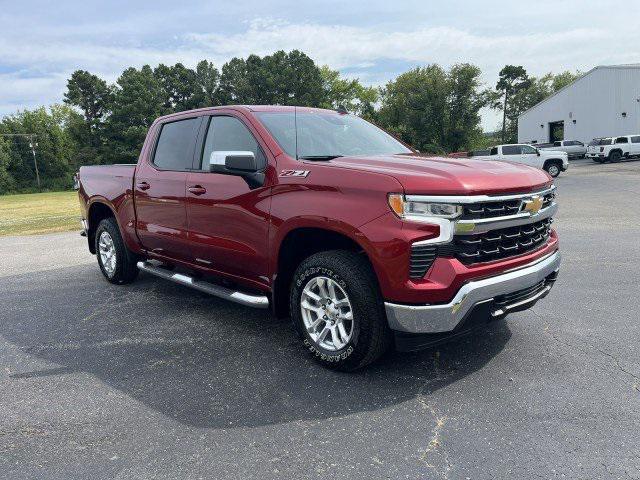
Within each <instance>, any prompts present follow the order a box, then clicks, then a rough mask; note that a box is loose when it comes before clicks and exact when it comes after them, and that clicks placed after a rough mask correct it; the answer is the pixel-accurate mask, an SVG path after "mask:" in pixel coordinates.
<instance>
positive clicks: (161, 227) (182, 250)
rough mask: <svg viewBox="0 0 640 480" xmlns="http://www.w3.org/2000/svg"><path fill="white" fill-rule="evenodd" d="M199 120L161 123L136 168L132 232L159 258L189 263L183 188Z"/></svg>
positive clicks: (191, 160) (190, 119)
mask: <svg viewBox="0 0 640 480" xmlns="http://www.w3.org/2000/svg"><path fill="white" fill-rule="evenodd" d="M200 121H201V119H200V118H199V117H191V118H186V119H182V120H177V121H173V122H167V123H163V124H161V125H160V126H159V127H158V128H159V134H158V136H157V137H156V142H155V146H154V148H153V150H152V151H151V153H150V154H149V156H148V157H146V158H141V159H140V162H139V163H138V167H137V168H136V177H135V185H134V192H135V208H136V231H137V234H138V238H139V239H140V243H141V244H142V246H143V247H144V248H145V249H146V250H148V251H150V252H152V253H154V254H156V255H160V256H162V257H167V258H173V259H177V260H186V261H188V260H190V259H191V256H192V254H191V251H190V248H189V241H188V237H187V209H186V198H185V187H186V181H187V171H189V170H190V169H191V168H192V166H193V153H194V148H195V143H196V137H197V133H198V128H199V125H200Z"/></svg>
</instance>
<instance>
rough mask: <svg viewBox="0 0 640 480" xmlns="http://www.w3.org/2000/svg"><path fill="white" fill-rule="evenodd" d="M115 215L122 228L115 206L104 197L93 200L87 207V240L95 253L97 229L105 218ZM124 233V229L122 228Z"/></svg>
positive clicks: (91, 250) (90, 248)
mask: <svg viewBox="0 0 640 480" xmlns="http://www.w3.org/2000/svg"><path fill="white" fill-rule="evenodd" d="M110 217H113V218H115V220H116V223H117V224H118V228H119V229H120V223H119V222H118V216H117V215H116V212H115V210H114V209H113V207H112V206H111V205H110V204H109V203H108V202H107V201H105V200H103V199H96V200H93V201H92V202H91V204H90V205H89V208H88V209H87V242H88V243H89V251H90V252H91V253H93V254H94V255H95V253H96V244H95V239H96V230H97V229H98V225H100V222H101V221H102V220H104V219H105V218H110ZM120 233H121V234H122V229H120Z"/></svg>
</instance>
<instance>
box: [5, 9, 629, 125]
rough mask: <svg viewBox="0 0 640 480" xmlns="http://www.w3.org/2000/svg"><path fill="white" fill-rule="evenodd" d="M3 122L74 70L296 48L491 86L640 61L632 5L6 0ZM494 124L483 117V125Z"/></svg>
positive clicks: (367, 73) (353, 63)
mask: <svg viewBox="0 0 640 480" xmlns="http://www.w3.org/2000/svg"><path fill="white" fill-rule="evenodd" d="M0 7H1V8H0V115H4V114H8V113H14V112H16V111H17V110H20V109H24V108H33V107H36V106H39V105H48V104H51V103H55V102H60V101H61V100H62V94H63V93H64V91H65V84H66V79H67V78H68V77H69V75H70V74H71V72H73V71H74V70H76V69H84V70H89V71H91V72H92V73H96V74H98V75H100V76H102V77H103V78H105V79H106V80H108V81H114V80H115V79H116V78H117V77H118V75H119V74H120V72H121V71H122V70H123V69H124V68H125V67H127V66H130V65H133V66H137V67H139V66H142V65H144V64H145V63H148V64H150V65H152V66H155V65H157V64H158V63H167V64H171V63H175V62H182V63H184V64H185V65H188V66H193V65H195V64H196V63H197V62H198V61H199V60H201V59H203V58H206V59H209V60H211V61H213V62H215V63H216V64H217V65H218V66H221V65H222V63H224V62H225V61H227V60H228V59H230V58H231V57H234V56H246V55H248V54H250V53H257V54H260V55H265V54H269V53H271V52H273V51H275V50H278V49H284V50H291V49H294V48H298V49H300V50H303V51H304V52H306V53H307V54H309V55H310V56H311V57H312V58H313V59H314V60H316V62H318V63H319V64H327V65H329V66H330V67H332V68H335V69H338V70H340V71H341V72H343V74H345V75H347V76H349V77H358V78H360V80H361V81H362V82H363V83H366V84H370V85H383V84H384V83H385V82H386V81H388V80H389V79H391V78H393V77H394V76H396V75H397V74H399V73H401V72H403V71H405V70H407V69H408V68H411V67H414V66H416V65H426V64H429V63H440V64H442V65H444V66H450V65H452V64H454V63H459V62H471V63H474V64H476V65H478V66H479V67H481V68H482V70H483V81H484V82H485V83H486V84H487V85H489V86H493V85H494V84H495V81H496V77H497V73H498V71H499V70H500V68H502V66H504V65H505V64H507V63H513V64H518V65H523V66H524V67H525V68H526V69H527V71H528V72H529V73H530V74H534V75H541V74H544V73H546V72H549V71H552V72H560V71H563V70H576V69H579V70H583V71H586V70H589V69H590V68H592V67H593V66H595V65H606V64H618V63H640V30H639V29H637V28H624V26H625V25H629V22H634V21H635V19H637V18H640V2H637V1H629V0H627V1H591V0H581V1H557V0H554V1H549V0H537V1H534V2H532V1H530V0H529V1H515V0H513V1H492V0H484V1H477V2H476V1H470V0H449V1H446V2H442V1H441V2H433V1H426V0H423V1H397V0H396V1H390V0H387V1H379V0H368V1H366V2H361V1H356V0H351V1H326V2H321V1H306V0H303V1H297V2H291V1H283V0H276V1H268V0H262V1H256V0H249V1H238V0H236V1H188V0H184V1H182V2H177V1H175V0H174V1H171V2H169V1H164V0H155V1H153V2H142V1H135V0H130V1H121V0H117V1H110V2H109V1H103V2H93V1H88V0H82V1H80V0H65V1H63V0H59V1H57V2H55V1H51V2H45V1H29V0H25V1H21V2H14V1H13V0H0ZM497 123H498V115H497V113H495V112H490V111H487V112H484V113H483V126H484V127H485V129H494V128H495V127H496V125H497Z"/></svg>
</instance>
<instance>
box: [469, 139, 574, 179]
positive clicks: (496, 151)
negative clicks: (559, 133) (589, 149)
mask: <svg viewBox="0 0 640 480" xmlns="http://www.w3.org/2000/svg"><path fill="white" fill-rule="evenodd" d="M473 158H477V159H481V160H498V161H504V162H515V163H523V164H525V165H531V166H532V167H537V168H540V169H542V170H545V171H546V172H547V173H548V174H549V175H551V176H552V177H557V176H558V175H560V172H563V171H565V170H566V169H567V168H569V156H568V155H567V153H566V152H559V151H556V150H538V149H537V148H535V147H532V146H531V145H526V144H520V143H518V144H511V145H497V146H495V147H493V148H492V149H491V150H489V155H480V156H475V155H474V157H473Z"/></svg>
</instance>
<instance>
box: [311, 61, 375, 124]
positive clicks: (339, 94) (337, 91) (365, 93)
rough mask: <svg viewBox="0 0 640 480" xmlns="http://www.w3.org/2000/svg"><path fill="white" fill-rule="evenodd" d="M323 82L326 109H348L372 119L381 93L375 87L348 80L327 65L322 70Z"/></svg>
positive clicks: (355, 80)
mask: <svg viewBox="0 0 640 480" xmlns="http://www.w3.org/2000/svg"><path fill="white" fill-rule="evenodd" d="M320 75H321V76H322V81H323V90H324V100H323V103H322V104H321V106H322V107H324V108H334V109H335V108H338V107H340V106H342V107H344V108H346V109H347V110H348V111H349V112H352V113H355V114H356V115H360V116H363V117H372V116H373V113H374V106H375V104H376V102H377V101H378V97H379V91H378V89H377V88H375V87H365V86H363V85H362V84H361V83H360V81H359V80H358V79H346V78H343V77H341V76H340V72H338V71H337V70H331V69H330V68H329V67H328V66H327V65H325V66H323V67H321V68H320Z"/></svg>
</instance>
